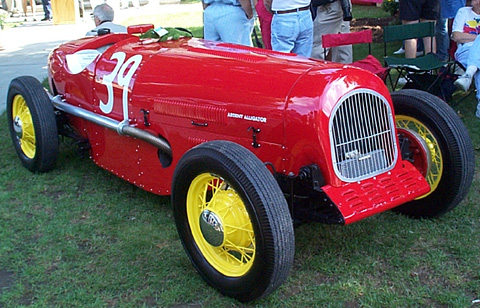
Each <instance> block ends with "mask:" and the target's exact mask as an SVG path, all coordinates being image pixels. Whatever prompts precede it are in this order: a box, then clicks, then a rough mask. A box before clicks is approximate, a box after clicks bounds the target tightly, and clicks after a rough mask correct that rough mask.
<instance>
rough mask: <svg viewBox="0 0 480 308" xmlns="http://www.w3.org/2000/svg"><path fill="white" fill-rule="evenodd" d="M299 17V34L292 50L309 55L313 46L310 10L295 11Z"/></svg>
mask: <svg viewBox="0 0 480 308" xmlns="http://www.w3.org/2000/svg"><path fill="white" fill-rule="evenodd" d="M296 15H297V16H298V18H299V27H300V30H299V34H298V37H297V40H296V42H295V46H294V47H293V50H292V52H293V53H296V54H297V55H300V56H304V57H310V55H311V54H312V46H313V21H312V14H311V13H310V10H307V11H301V12H298V13H296Z"/></svg>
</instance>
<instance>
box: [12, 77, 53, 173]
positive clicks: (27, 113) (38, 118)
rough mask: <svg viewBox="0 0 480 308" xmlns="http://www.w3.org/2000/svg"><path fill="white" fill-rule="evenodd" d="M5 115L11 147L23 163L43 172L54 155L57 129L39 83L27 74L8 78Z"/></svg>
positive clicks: (48, 100) (50, 164) (47, 100)
mask: <svg viewBox="0 0 480 308" xmlns="http://www.w3.org/2000/svg"><path fill="white" fill-rule="evenodd" d="M7 117H8V126H9V130H10V136H11V138H12V142H13V147H14V148H15V151H16V152H17V155H18V157H19V158H20V161H21V162H22V164H23V166H25V168H27V169H28V170H30V171H32V172H46V171H49V170H51V169H53V167H54V166H55V163H56V161H57V157H58V130H57V123H56V120H55V114H54V108H53V105H52V103H51V102H50V99H49V98H48V95H47V93H46V92H45V89H44V88H43V86H42V84H41V83H40V82H39V81H38V80H37V79H35V78H34V77H31V76H22V77H18V78H15V79H13V80H12V82H11V83H10V86H9V88H8V95H7Z"/></svg>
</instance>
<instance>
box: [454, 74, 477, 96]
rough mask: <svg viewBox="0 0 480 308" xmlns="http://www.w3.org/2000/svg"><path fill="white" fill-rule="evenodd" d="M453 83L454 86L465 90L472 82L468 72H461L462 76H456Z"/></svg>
mask: <svg viewBox="0 0 480 308" xmlns="http://www.w3.org/2000/svg"><path fill="white" fill-rule="evenodd" d="M453 84H454V85H455V87H457V89H460V90H462V91H463V92H467V91H468V89H470V85H471V84H472V76H471V75H469V74H463V75H462V76H460V77H458V79H457V80H455V82H454V83H453Z"/></svg>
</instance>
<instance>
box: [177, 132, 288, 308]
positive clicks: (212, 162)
mask: <svg viewBox="0 0 480 308" xmlns="http://www.w3.org/2000/svg"><path fill="white" fill-rule="evenodd" d="M172 203H173V206H174V209H173V211H174V216H175V222H176V225H177V230H178V233H179V235H180V238H181V240H182V243H183V246H184V248H185V250H186V252H187V254H188V256H189V258H190V260H191V261H192V263H193V265H194V266H195V267H196V269H197V271H198V272H199V273H200V274H201V275H202V277H203V278H204V279H205V280H206V281H207V282H208V283H209V284H210V285H212V286H213V287H215V288H216V289H218V290H219V291H220V292H222V293H223V294H225V295H227V296H230V297H234V298H236V299H238V300H240V301H244V302H245V301H251V300H255V299H258V298H261V297H264V296H266V295H268V294H270V293H271V292H273V291H274V290H275V289H276V288H277V287H278V286H280V284H281V283H282V282H283V281H284V280H285V279H286V277H287V276H288V273H289V271H290V268H291V266H292V264H293V256H294V249H295V239H294V233H293V225H292V220H291V217H290V213H289V210H288V206H287V202H286V200H285V198H284V196H283V193H282V191H281V190H280V187H279V186H278V184H277V182H276V181H275V179H274V178H273V176H272V174H271V173H270V172H269V171H268V170H267V168H266V167H265V166H264V165H263V163H262V162H261V161H260V160H259V159H258V158H257V157H256V156H255V155H254V154H253V153H252V152H250V151H248V150H247V149H245V148H244V147H242V146H240V145H238V144H235V143H232V142H227V141H212V142H207V143H203V144H201V145H199V146H197V147H195V148H193V149H191V150H190V151H188V152H187V153H186V154H185V155H184V156H183V157H182V158H181V159H180V161H179V163H178V165H177V167H176V169H175V174H174V177H173V182H172Z"/></svg>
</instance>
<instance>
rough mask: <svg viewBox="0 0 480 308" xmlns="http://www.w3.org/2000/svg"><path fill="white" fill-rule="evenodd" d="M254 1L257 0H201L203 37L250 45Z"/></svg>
mask: <svg viewBox="0 0 480 308" xmlns="http://www.w3.org/2000/svg"><path fill="white" fill-rule="evenodd" d="M256 3H257V0H203V9H204V11H203V24H204V26H203V37H204V38H205V39H206V40H211V41H220V42H226V43H235V44H241V45H246V46H252V45H253V44H252V37H251V34H252V30H253V10H254V7H255V4H256ZM252 5H253V6H252Z"/></svg>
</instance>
